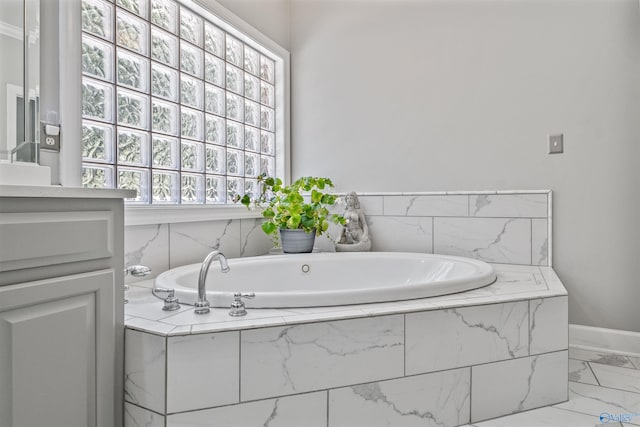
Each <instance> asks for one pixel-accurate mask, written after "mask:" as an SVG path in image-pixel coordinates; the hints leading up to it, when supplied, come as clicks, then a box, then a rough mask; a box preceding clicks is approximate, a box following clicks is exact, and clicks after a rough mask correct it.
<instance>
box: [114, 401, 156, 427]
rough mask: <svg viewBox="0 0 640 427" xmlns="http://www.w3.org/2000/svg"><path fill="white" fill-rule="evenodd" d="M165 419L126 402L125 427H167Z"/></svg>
mask: <svg viewBox="0 0 640 427" xmlns="http://www.w3.org/2000/svg"><path fill="white" fill-rule="evenodd" d="M164 422H165V417H164V416H163V415H159V414H156V413H155V412H151V411H149V410H147V409H144V408H141V407H139V406H136V405H132V404H131V403H129V402H124V427H165V425H164Z"/></svg>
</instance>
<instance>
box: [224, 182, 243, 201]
mask: <svg viewBox="0 0 640 427" xmlns="http://www.w3.org/2000/svg"><path fill="white" fill-rule="evenodd" d="M243 184H244V181H243V179H242V178H231V177H229V178H227V200H229V201H231V200H233V199H234V198H235V197H236V196H242V195H243V194H244V185H243Z"/></svg>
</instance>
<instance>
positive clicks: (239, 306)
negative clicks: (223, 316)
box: [229, 292, 256, 317]
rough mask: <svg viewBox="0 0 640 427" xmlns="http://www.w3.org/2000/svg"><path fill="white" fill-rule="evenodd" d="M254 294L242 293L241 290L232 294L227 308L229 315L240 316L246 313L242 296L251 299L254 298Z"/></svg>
mask: <svg viewBox="0 0 640 427" xmlns="http://www.w3.org/2000/svg"><path fill="white" fill-rule="evenodd" d="M255 297H256V294H255V293H253V292H251V293H247V294H243V293H242V292H236V293H234V294H233V302H232V303H231V310H229V316H231V317H240V316H246V315H247V309H246V308H245V306H244V302H243V301H242V298H247V299H252V298H255Z"/></svg>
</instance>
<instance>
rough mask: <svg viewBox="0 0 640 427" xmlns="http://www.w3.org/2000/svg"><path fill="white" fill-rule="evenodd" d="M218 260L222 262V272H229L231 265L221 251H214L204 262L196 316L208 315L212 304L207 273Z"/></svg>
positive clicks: (200, 276)
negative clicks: (209, 297)
mask: <svg viewBox="0 0 640 427" xmlns="http://www.w3.org/2000/svg"><path fill="white" fill-rule="evenodd" d="M215 259H218V261H220V271H222V272H223V273H227V272H229V270H230V269H229V264H228V263H227V258H226V257H225V256H224V254H223V253H222V252H220V251H217V250H216V251H213V252H211V253H210V254H209V255H207V257H206V258H205V259H204V261H202V266H201V267H200V275H199V276H198V300H197V301H196V303H195V304H194V306H195V312H196V314H206V313H208V312H209V311H210V310H209V307H210V304H209V301H207V290H206V283H207V273H208V272H209V267H210V266H211V263H212V262H213V260H215Z"/></svg>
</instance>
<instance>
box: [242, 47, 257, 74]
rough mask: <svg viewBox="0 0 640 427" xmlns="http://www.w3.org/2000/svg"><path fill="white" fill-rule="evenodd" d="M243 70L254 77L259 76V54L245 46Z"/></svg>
mask: <svg viewBox="0 0 640 427" xmlns="http://www.w3.org/2000/svg"><path fill="white" fill-rule="evenodd" d="M244 70H245V71H246V72H248V73H251V74H253V75H254V76H259V75H260V54H259V53H258V52H257V51H255V50H253V49H251V48H250V47H249V46H247V45H245V46H244Z"/></svg>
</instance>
